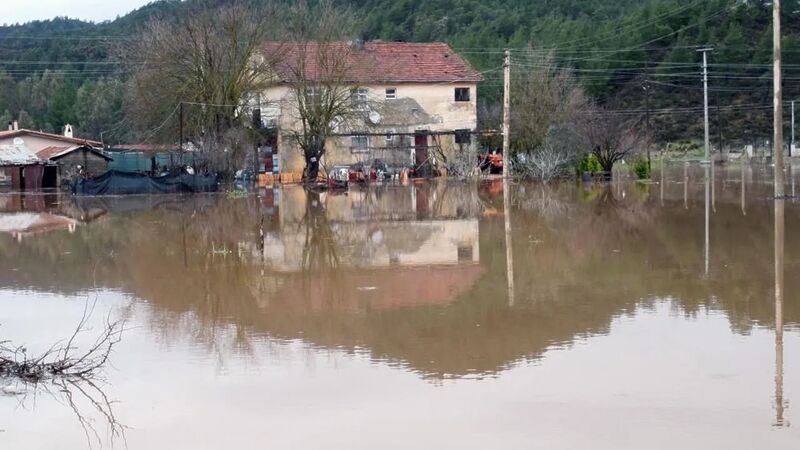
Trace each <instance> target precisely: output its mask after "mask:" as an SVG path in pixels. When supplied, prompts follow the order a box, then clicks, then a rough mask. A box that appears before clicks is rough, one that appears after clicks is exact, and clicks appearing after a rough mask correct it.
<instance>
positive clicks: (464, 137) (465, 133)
mask: <svg viewBox="0 0 800 450" xmlns="http://www.w3.org/2000/svg"><path fill="white" fill-rule="evenodd" d="M455 137H456V144H464V145H469V144H471V143H472V136H471V135H470V132H469V130H456V132H455Z"/></svg>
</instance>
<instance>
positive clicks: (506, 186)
mask: <svg viewBox="0 0 800 450" xmlns="http://www.w3.org/2000/svg"><path fill="white" fill-rule="evenodd" d="M503 217H504V219H505V237H506V272H507V273H506V278H507V279H508V306H514V255H513V252H512V249H511V183H510V182H509V180H508V177H503Z"/></svg>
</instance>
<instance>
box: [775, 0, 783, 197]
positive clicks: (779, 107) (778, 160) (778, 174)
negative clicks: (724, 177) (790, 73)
mask: <svg viewBox="0 0 800 450" xmlns="http://www.w3.org/2000/svg"><path fill="white" fill-rule="evenodd" d="M772 42H773V50H772V61H773V68H772V76H773V88H772V89H773V94H774V96H775V98H774V99H773V108H774V114H773V116H774V117H773V128H774V133H775V136H774V139H773V141H774V144H773V148H774V149H775V151H774V152H773V154H774V157H775V197H776V198H783V197H784V186H783V185H784V174H783V89H782V86H783V72H782V68H781V0H772Z"/></svg>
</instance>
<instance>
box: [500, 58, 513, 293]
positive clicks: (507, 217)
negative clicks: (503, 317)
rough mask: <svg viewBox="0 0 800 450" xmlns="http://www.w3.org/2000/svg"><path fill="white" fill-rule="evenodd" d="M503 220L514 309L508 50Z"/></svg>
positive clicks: (504, 85)
mask: <svg viewBox="0 0 800 450" xmlns="http://www.w3.org/2000/svg"><path fill="white" fill-rule="evenodd" d="M503 69H504V70H503V72H504V73H503V218H504V222H505V223H504V228H505V241H506V278H507V281H508V306H509V307H513V306H514V302H515V295H514V254H513V250H512V248H513V247H512V244H511V183H510V176H511V175H510V172H511V165H510V164H509V154H510V152H509V148H510V144H509V140H510V137H511V136H510V134H509V133H510V131H511V50H508V49H506V52H505V61H504V62H503Z"/></svg>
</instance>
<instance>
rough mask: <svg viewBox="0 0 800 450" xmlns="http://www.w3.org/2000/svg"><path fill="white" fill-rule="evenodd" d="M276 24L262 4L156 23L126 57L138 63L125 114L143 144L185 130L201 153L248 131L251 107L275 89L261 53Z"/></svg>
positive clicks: (193, 12) (197, 10) (201, 8)
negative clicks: (241, 130) (250, 103)
mask: <svg viewBox="0 0 800 450" xmlns="http://www.w3.org/2000/svg"><path fill="white" fill-rule="evenodd" d="M276 21H277V20H276V14H275V12H274V9H273V7H272V6H271V5H270V4H262V3H258V4H248V5H244V4H234V5H232V6H226V7H222V8H210V7H209V6H207V5H204V4H202V3H200V4H198V6H196V7H194V8H191V9H190V10H189V11H188V12H187V14H186V15H185V16H184V17H181V18H180V20H171V21H167V20H161V19H153V20H151V21H150V22H149V23H148V24H147V25H146V26H145V27H144V29H143V31H142V32H141V33H140V34H139V36H138V37H137V38H136V39H132V40H131V41H130V42H131V43H130V45H128V46H126V47H124V48H123V49H121V56H122V57H123V58H125V59H126V60H128V61H135V62H136V66H135V67H136V69H135V71H134V73H133V76H132V77H131V79H130V81H129V82H128V90H127V101H126V110H127V111H126V112H127V114H128V117H130V118H131V119H132V122H133V124H134V125H135V126H136V128H137V129H138V134H139V136H140V138H141V139H144V140H145V141H147V140H151V139H158V140H163V141H166V142H176V141H177V137H178V131H179V128H180V127H181V125H182V126H183V130H184V137H185V139H186V140H187V141H190V142H194V143H195V144H196V145H197V147H201V148H215V149H219V148H220V147H222V144H223V141H224V137H225V136H226V135H227V133H228V131H229V130H230V129H232V128H237V127H242V126H244V125H245V124H246V121H245V116H244V114H245V113H246V112H247V109H246V108H245V107H244V106H245V104H246V101H247V100H248V99H249V98H250V96H251V95H253V94H254V93H257V92H259V91H261V90H263V88H264V87H265V86H266V84H267V83H269V81H270V77H269V76H268V74H269V70H270V68H271V67H272V59H271V55H266V54H264V53H263V52H261V51H260V49H261V46H262V44H263V43H264V41H265V40H266V39H267V38H268V37H269V36H268V33H269V32H270V31H272V30H274V29H275V26H274V24H275V22H276ZM181 104H183V107H184V112H185V118H184V120H183V123H182V124H181V123H180V122H179V114H178V111H179V108H180V105H181Z"/></svg>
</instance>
